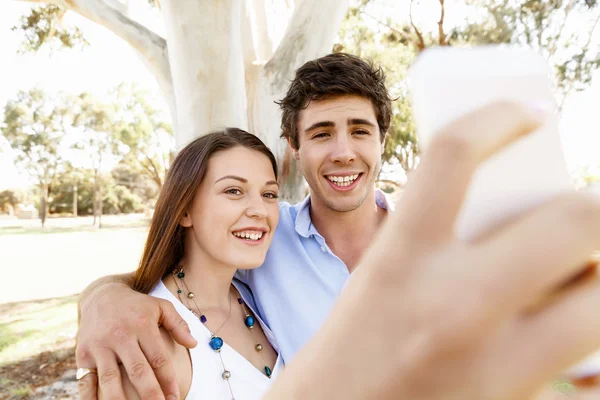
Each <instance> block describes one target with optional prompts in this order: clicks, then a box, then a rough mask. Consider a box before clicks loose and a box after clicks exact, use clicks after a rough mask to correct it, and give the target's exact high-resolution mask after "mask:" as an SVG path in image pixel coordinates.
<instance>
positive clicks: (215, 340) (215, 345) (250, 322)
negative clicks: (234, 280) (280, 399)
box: [172, 265, 272, 400]
mask: <svg viewBox="0 0 600 400" xmlns="http://www.w3.org/2000/svg"><path fill="white" fill-rule="evenodd" d="M172 275H173V281H174V282H175V286H177V297H179V301H181V303H182V304H184V305H185V306H186V307H187V308H188V309H189V310H190V311H191V312H192V314H194V315H195V316H196V317H197V318H198V319H199V320H200V322H202V324H203V325H204V326H205V327H206V328H207V329H208V331H209V332H210V340H209V342H208V346H209V347H210V348H211V349H212V350H214V351H215V352H216V353H217V354H218V355H219V359H220V360H221V365H222V366H223V374H221V376H222V378H223V379H224V380H225V381H226V382H227V385H228V386H229V392H230V393H231V398H232V400H235V398H234V395H233V390H232V388H231V383H230V382H229V378H231V371H229V370H228V369H227V367H225V362H224V361H223V356H222V355H221V348H223V344H224V342H223V339H222V338H221V337H219V336H217V334H218V333H219V331H220V330H221V328H223V326H224V325H225V323H226V322H227V321H228V320H229V317H230V316H231V296H229V314H228V315H227V318H226V319H225V321H224V322H223V324H221V326H220V327H219V329H217V330H216V331H215V332H213V331H211V330H210V329H209V328H208V326H207V325H206V321H208V319H207V318H206V315H204V313H202V311H200V307H198V304H196V300H194V298H195V295H194V293H193V292H192V291H190V290H189V288H188V286H187V285H186V283H185V280H184V278H185V272H184V271H183V266H181V265H179V266H178V267H176V268H174V269H173V272H172ZM176 278H178V279H179V281H180V282H177V279H176ZM180 283H181V286H180ZM184 291H185V292H187V293H184ZM182 294H183V295H184V296H185V298H186V299H187V301H185V302H184V299H183V298H182ZM190 300H191V302H193V303H194V306H195V308H196V311H195V310H193V309H192V307H191V303H190ZM237 301H238V304H239V305H240V306H241V307H242V313H243V314H244V325H246V327H247V328H248V331H249V333H250V336H251V337H252V339H253V341H254V333H253V328H254V325H255V323H256V321H255V320H254V317H253V316H252V315H250V313H249V312H248V309H247V308H246V305H245V303H244V300H242V298H241V297H238V299H237ZM186 303H187V304H186ZM254 350H255V351H256V352H257V353H258V354H260V357H261V358H262V360H263V363H264V364H265V368H264V374H265V375H266V376H267V377H268V378H269V379H270V378H271V374H272V371H271V368H269V366H268V365H267V363H266V362H265V358H264V356H263V354H262V350H263V346H262V344H260V343H259V342H257V343H256V345H255V346H254Z"/></svg>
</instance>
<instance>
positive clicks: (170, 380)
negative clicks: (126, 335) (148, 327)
mask: <svg viewBox="0 0 600 400" xmlns="http://www.w3.org/2000/svg"><path fill="white" fill-rule="evenodd" d="M165 335H167V336H168V340H169V341H170V342H171V343H173V339H172V338H171V337H170V336H169V335H168V333H165ZM139 341H140V347H141V348H142V351H143V352H144V355H145V356H146V359H147V360H148V362H149V364H150V368H152V370H153V371H154V375H155V376H156V379H157V380H158V383H159V385H160V387H161V389H162V392H163V393H164V395H165V397H166V398H167V399H169V396H175V397H174V398H179V383H178V381H177V377H176V374H175V366H174V365H173V359H172V357H169V356H168V354H172V352H168V350H167V347H166V344H165V341H164V340H163V338H162V336H161V334H160V331H159V329H158V327H157V329H156V330H152V332H148V334H147V335H145V336H143V337H140V339H139Z"/></svg>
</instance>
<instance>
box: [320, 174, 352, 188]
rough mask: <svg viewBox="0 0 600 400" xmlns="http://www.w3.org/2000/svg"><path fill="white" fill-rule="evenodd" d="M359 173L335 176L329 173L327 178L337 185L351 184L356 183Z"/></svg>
mask: <svg viewBox="0 0 600 400" xmlns="http://www.w3.org/2000/svg"><path fill="white" fill-rule="evenodd" d="M358 175H359V174H355V175H346V176H334V175H328V176H327V179H329V180H330V181H331V182H333V183H335V184H336V185H337V186H350V185H352V184H353V183H354V181H355V180H356V178H358Z"/></svg>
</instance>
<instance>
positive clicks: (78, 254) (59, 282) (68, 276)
mask: <svg viewBox="0 0 600 400" xmlns="http://www.w3.org/2000/svg"><path fill="white" fill-rule="evenodd" d="M18 222H19V221H9V222H7V221H1V223H0V269H1V272H2V279H0V399H1V400H3V399H29V398H33V396H32V393H33V392H34V390H35V388H37V387H39V386H44V385H47V384H50V383H52V382H53V381H55V380H57V379H58V378H60V377H61V376H62V374H63V373H64V372H65V371H66V370H70V369H73V368H75V360H74V346H75V333H76V329H77V298H78V296H77V294H78V293H80V292H81V290H83V289H84V288H85V287H86V286H87V285H88V284H89V283H91V282H92V281H93V280H95V279H97V278H99V277H101V276H104V275H108V274H117V273H124V272H128V271H132V270H134V269H135V268H136V267H137V263H138V260H139V258H140V256H141V252H142V248H143V244H144V240H145V238H146V233H147V220H145V219H144V218H143V217H139V216H138V217H132V216H123V217H105V218H104V227H103V228H102V229H97V228H94V227H92V226H91V219H89V218H65V219H49V220H48V223H47V227H46V228H40V227H39V223H37V221H24V222H23V223H22V224H20V225H19V224H18Z"/></svg>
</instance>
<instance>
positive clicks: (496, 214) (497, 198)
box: [408, 45, 600, 379]
mask: <svg viewBox="0 0 600 400" xmlns="http://www.w3.org/2000/svg"><path fill="white" fill-rule="evenodd" d="M549 72H550V71H549V68H548V66H547V63H546V61H545V60H544V59H543V58H542V57H541V56H540V55H538V54H537V53H535V52H534V51H532V50H530V49H527V48H520V47H509V46H497V45H491V46H482V47H476V48H469V49H457V48H450V47H442V48H433V49H428V50H426V51H424V52H423V53H422V54H421V55H420V56H419V58H418V59H417V61H416V62H415V64H414V65H413V66H412V68H411V70H410V72H409V76H408V82H409V93H410V99H411V102H412V108H413V114H414V117H415V122H416V127H417V135H418V138H419V141H420V144H421V148H422V149H424V151H427V145H428V144H429V142H430V141H431V139H432V138H433V136H434V135H435V134H436V132H439V131H440V129H441V128H442V127H444V126H446V125H448V124H449V123H450V122H451V121H453V120H456V119H458V118H459V117H461V116H462V115H464V114H466V113H468V112H470V111H474V110H475V109H477V108H480V107H482V106H484V105H486V104H489V103H492V102H496V101H513V102H521V103H527V104H529V105H530V106H532V107H538V108H543V109H545V110H546V112H547V119H546V122H545V123H544V124H543V125H542V126H541V127H540V128H539V129H538V130H536V131H535V132H533V133H531V134H529V135H527V136H526V137H523V138H522V139H520V140H518V141H517V142H516V143H514V144H512V145H511V146H509V147H508V148H506V149H504V150H503V151H501V152H500V153H498V154H495V155H493V156H492V157H490V158H489V159H488V160H487V161H486V162H484V163H483V164H482V165H481V166H480V167H479V169H478V170H477V172H476V173H475V176H474V178H473V180H472V182H471V184H470V186H469V189H468V192H467V196H466V199H465V202H464V203H463V206H462V209H461V212H460V214H459V217H458V219H457V222H456V227H455V232H456V235H457V237H459V238H461V239H463V240H466V241H471V240H474V239H476V238H477V237H478V236H479V235H481V234H482V233H484V232H485V231H487V230H488V229H492V228H494V227H496V226H498V225H500V224H501V223H502V222H503V221H506V220H507V219H509V218H511V217H513V216H516V215H518V214H520V213H522V212H525V211H527V210H528V209H530V208H532V207H534V206H537V205H539V204H541V203H543V202H545V201H547V200H549V199H550V198H552V197H553V196H556V195H557V194H559V193H564V192H567V191H574V190H575V188H574V186H573V184H572V181H571V178H570V176H569V173H568V170H567V166H566V163H565V160H564V155H563V152H562V146H561V142H560V137H559V132H558V113H557V111H556V102H555V99H554V96H553V90H552V81H551V79H550V76H549ZM485 128H486V127H485V126H482V127H481V129H485ZM548 251H549V252H551V251H553V249H551V248H550V249H548ZM507 295H508V294H507ZM599 318H600V316H599ZM567 323H568V322H567ZM565 374H566V375H567V376H568V377H571V378H576V379H579V378H585V377H590V376H596V375H598V374H600V354H599V355H598V356H594V357H590V358H589V359H587V360H585V361H584V362H583V363H581V364H578V365H577V366H575V367H573V368H571V369H569V370H568V371H566V373H565Z"/></svg>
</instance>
